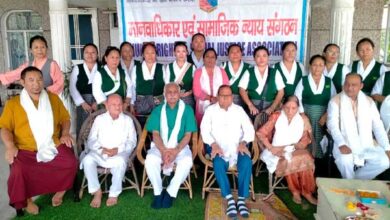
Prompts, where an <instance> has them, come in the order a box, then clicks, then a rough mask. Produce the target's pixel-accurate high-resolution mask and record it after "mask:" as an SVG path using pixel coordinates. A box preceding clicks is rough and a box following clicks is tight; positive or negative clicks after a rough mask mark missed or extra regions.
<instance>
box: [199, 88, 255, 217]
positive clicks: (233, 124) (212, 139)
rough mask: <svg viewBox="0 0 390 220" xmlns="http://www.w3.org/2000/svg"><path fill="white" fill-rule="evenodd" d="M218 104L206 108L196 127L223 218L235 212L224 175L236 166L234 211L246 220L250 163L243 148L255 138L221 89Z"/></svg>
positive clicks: (230, 97)
mask: <svg viewBox="0 0 390 220" xmlns="http://www.w3.org/2000/svg"><path fill="white" fill-rule="evenodd" d="M217 98H218V103H215V104H213V105H211V106H209V107H208V108H207V109H206V112H205V114H204V116H203V120H202V123H201V126H200V131H201V133H202V138H203V141H204V143H205V144H206V151H207V152H210V151H211V158H212V159H213V167H214V174H215V177H216V179H217V182H218V185H219V187H220V188H221V194H222V197H224V198H225V199H226V200H227V204H228V206H227V210H226V215H227V216H229V217H231V218H232V217H235V216H237V208H236V203H235V201H234V198H233V196H232V194H231V191H230V185H229V179H228V177H227V174H226V171H227V169H228V167H233V166H235V165H236V164H237V170H238V202H237V205H238V210H239V212H240V215H241V216H242V217H244V218H247V217H249V211H248V208H247V207H246V205H245V199H246V198H247V197H248V196H249V185H250V179H251V174H252V160H251V156H250V152H249V150H248V147H247V144H248V143H249V142H252V141H253V140H254V137H255V131H254V128H253V125H252V123H251V121H250V119H249V117H248V115H247V114H246V113H245V111H244V110H243V109H242V108H241V107H240V106H238V105H236V104H234V103H233V95H232V90H231V88H230V87H229V86H227V85H223V86H221V87H219V89H218V97H217Z"/></svg>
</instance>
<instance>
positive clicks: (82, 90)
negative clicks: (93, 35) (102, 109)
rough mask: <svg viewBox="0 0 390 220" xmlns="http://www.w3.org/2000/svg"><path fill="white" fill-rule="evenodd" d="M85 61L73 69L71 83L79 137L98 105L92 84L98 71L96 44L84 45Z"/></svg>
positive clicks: (70, 88) (70, 87)
mask: <svg viewBox="0 0 390 220" xmlns="http://www.w3.org/2000/svg"><path fill="white" fill-rule="evenodd" d="M83 59H84V62H83V63H82V64H79V65H76V66H74V67H73V70H72V73H71V75H70V83H69V90H70V95H71V96H72V99H73V102H74V103H75V104H76V106H77V110H76V112H77V126H76V134H77V135H78V134H79V132H80V128H81V125H82V124H83V122H84V121H85V119H87V117H88V116H89V114H90V113H92V112H93V111H96V110H97V104H96V101H95V99H94V97H93V95H92V82H93V79H94V77H95V74H96V72H97V69H98V49H97V47H96V45H95V44H93V43H89V44H86V45H84V47H83Z"/></svg>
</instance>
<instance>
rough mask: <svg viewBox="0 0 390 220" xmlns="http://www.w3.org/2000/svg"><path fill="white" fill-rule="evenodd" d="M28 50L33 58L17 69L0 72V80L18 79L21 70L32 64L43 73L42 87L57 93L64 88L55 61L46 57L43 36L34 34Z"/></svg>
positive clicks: (6, 81)
mask: <svg viewBox="0 0 390 220" xmlns="http://www.w3.org/2000/svg"><path fill="white" fill-rule="evenodd" d="M30 51H31V54H32V56H33V60H30V61H28V62H26V63H25V64H23V65H21V66H19V67H18V68H17V69H15V70H12V71H8V72H5V73H3V74H0V82H1V83H2V84H4V85H8V84H11V83H13V82H15V81H17V80H19V79H20V74H21V73H22V70H23V69H24V68H26V67H28V66H34V67H36V68H38V69H40V70H41V71H42V73H43V82H44V85H43V86H44V88H46V89H47V90H48V91H50V92H52V93H54V94H57V95H59V94H60V93H61V92H62V90H63V89H64V75H63V74H62V72H61V69H60V67H59V66H58V64H57V62H56V61H54V60H52V59H50V58H48V57H47V41H46V39H45V38H44V37H42V36H39V35H36V36H34V37H32V38H31V39H30Z"/></svg>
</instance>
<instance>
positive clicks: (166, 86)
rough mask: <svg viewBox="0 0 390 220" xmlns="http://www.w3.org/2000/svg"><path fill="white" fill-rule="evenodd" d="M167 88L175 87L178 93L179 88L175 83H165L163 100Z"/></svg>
mask: <svg viewBox="0 0 390 220" xmlns="http://www.w3.org/2000/svg"><path fill="white" fill-rule="evenodd" d="M169 86H175V87H176V88H177V91H179V92H180V86H179V84H177V83H175V82H170V83H167V84H165V86H164V98H165V92H166V91H167V88H168V87H169Z"/></svg>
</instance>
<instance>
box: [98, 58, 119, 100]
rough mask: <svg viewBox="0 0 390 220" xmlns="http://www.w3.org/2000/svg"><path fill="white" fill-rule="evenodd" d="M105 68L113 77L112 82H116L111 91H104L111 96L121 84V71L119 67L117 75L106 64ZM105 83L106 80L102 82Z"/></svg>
mask: <svg viewBox="0 0 390 220" xmlns="http://www.w3.org/2000/svg"><path fill="white" fill-rule="evenodd" d="M104 69H105V70H106V72H107V74H108V76H109V77H110V78H111V80H112V82H113V83H114V87H112V89H111V90H110V91H107V92H104V95H106V96H109V95H111V94H113V93H115V92H116V91H117V90H118V89H119V86H120V84H121V76H120V73H119V71H118V68H117V69H116V73H115V76H114V74H113V73H111V71H110V69H109V68H108V67H107V65H105V66H104ZM103 83H104V82H102V84H103Z"/></svg>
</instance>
